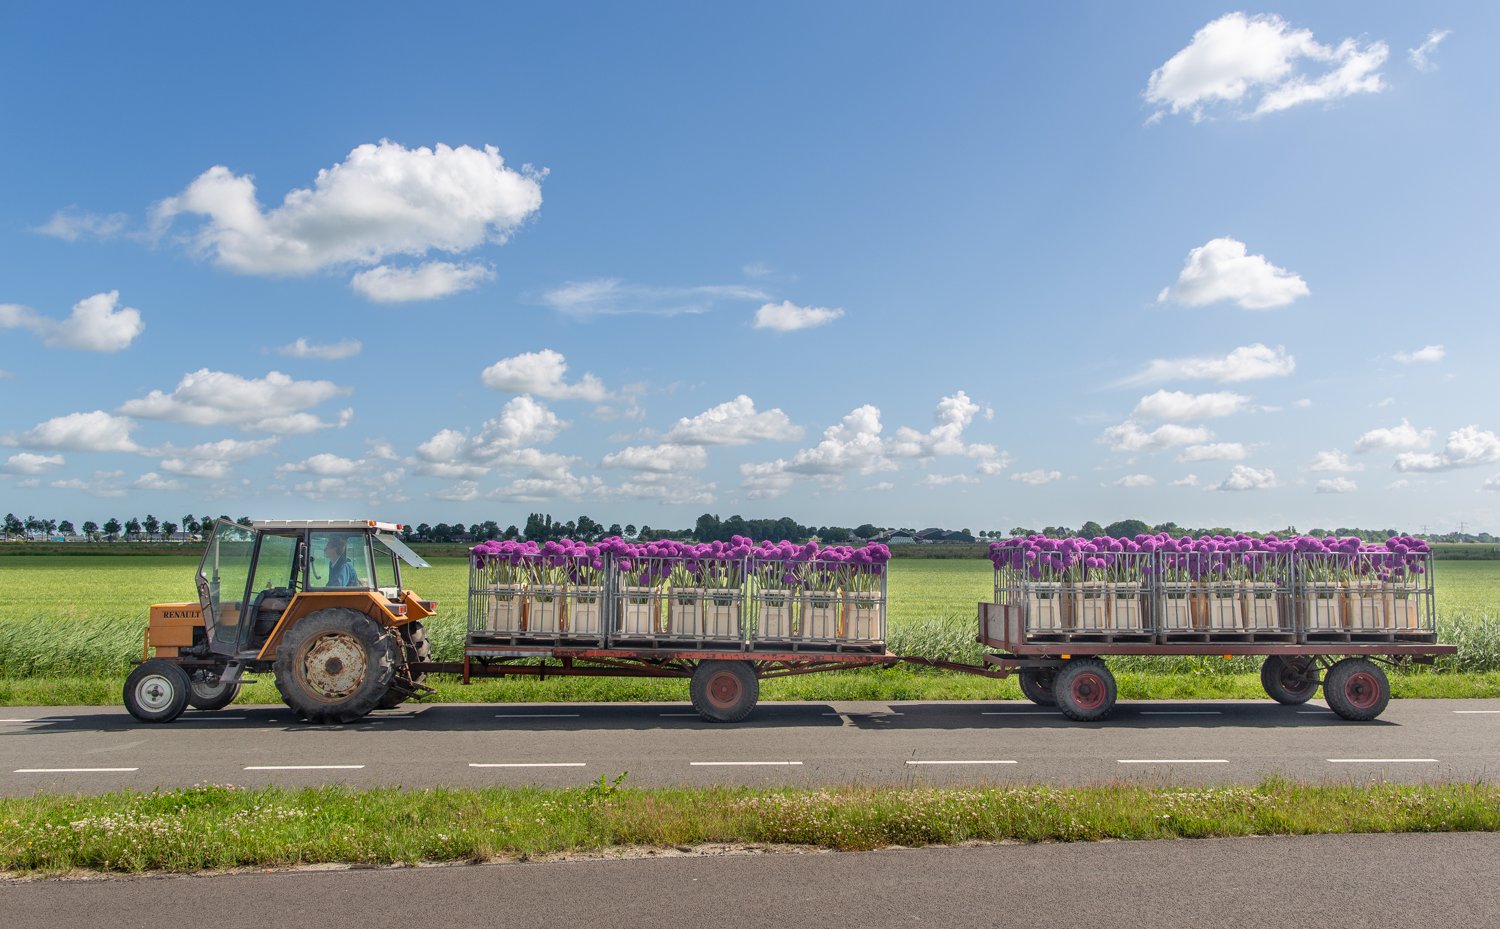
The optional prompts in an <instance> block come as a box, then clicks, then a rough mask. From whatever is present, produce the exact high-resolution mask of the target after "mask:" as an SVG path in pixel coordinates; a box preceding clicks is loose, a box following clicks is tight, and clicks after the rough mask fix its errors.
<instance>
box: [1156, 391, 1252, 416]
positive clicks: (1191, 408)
mask: <svg viewBox="0 0 1500 929" xmlns="http://www.w3.org/2000/svg"><path fill="white" fill-rule="evenodd" d="M1249 402H1250V398H1249V397H1246V396H1243V395H1242V394H1232V393H1229V392H1227V391H1220V392H1218V393H1208V394H1190V393H1184V392H1183V391H1180V390H1158V391H1157V392H1156V393H1153V394H1147V395H1146V396H1144V397H1142V398H1141V402H1140V403H1138V404H1136V407H1135V411H1134V412H1133V413H1131V414H1130V415H1131V416H1137V417H1141V418H1144V419H1169V420H1179V421H1181V420H1190V419H1210V418H1212V417H1215V416H1229V415H1231V414H1234V413H1239V412H1242V411H1243V410H1244V409H1245V407H1246V406H1247V405H1248V404H1249Z"/></svg>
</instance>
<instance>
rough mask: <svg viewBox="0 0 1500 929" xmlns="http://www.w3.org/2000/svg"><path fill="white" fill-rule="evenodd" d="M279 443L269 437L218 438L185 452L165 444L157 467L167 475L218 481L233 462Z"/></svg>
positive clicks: (262, 452) (257, 454)
mask: <svg viewBox="0 0 1500 929" xmlns="http://www.w3.org/2000/svg"><path fill="white" fill-rule="evenodd" d="M280 441H281V439H280V437H279V436H272V437H271V438H268V439H254V440H240V439H220V440H219V441H217V442H204V443H202V444H200V445H194V446H193V447H191V448H186V449H182V448H176V447H175V446H172V445H168V446H166V447H165V448H163V449H160V452H161V454H162V455H164V456H166V457H164V458H162V460H161V463H160V467H161V469H162V470H163V471H166V472H167V473H169V474H180V475H182V476H184V477H202V478H210V479H214V480H218V479H222V478H225V477H228V476H229V473H230V471H231V470H232V466H233V465H234V464H235V463H237V462H241V461H247V460H249V459H251V458H255V457H257V456H260V455H264V454H265V453H267V452H269V451H270V450H271V449H272V448H274V447H275V446H276V444H277V443H278V442H280Z"/></svg>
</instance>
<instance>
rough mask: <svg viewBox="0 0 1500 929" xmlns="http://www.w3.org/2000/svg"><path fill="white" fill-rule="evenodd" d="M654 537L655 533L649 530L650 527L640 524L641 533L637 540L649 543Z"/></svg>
mask: <svg viewBox="0 0 1500 929" xmlns="http://www.w3.org/2000/svg"><path fill="white" fill-rule="evenodd" d="M655 535H656V533H655V532H654V531H653V530H652V529H651V527H650V526H647V525H646V524H644V523H642V524H641V531H640V534H639V535H638V536H637V538H639V539H640V540H641V541H642V542H650V541H651V539H652V538H653V537H654V536H655Z"/></svg>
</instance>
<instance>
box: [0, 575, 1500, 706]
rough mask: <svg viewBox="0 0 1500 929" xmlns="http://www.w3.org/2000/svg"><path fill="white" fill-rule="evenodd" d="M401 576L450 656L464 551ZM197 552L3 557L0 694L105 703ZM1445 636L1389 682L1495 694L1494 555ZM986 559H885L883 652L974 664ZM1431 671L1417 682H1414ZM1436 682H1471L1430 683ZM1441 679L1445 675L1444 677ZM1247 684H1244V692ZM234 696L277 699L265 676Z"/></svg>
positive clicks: (895, 684) (625, 688)
mask: <svg viewBox="0 0 1500 929" xmlns="http://www.w3.org/2000/svg"><path fill="white" fill-rule="evenodd" d="M433 563H434V567H433V568H432V570H430V571H412V572H410V573H409V574H408V576H407V583H408V586H411V587H413V588H414V589H416V590H417V591H418V592H419V593H421V594H422V595H423V596H426V597H430V598H432V599H435V600H437V601H438V603H439V608H440V615H439V616H438V617H436V619H435V620H434V621H432V622H431V623H430V624H429V628H430V630H431V634H432V639H433V643H434V648H435V652H436V658H437V659H438V660H456V659H457V658H458V657H460V654H461V650H462V645H463V635H464V613H465V601H466V591H467V584H468V573H467V567H466V562H465V560H464V559H462V558H434V559H433ZM196 564H197V559H196V558H195V557H187V556H160V557H153V558H140V557H135V556H131V555H91V556H86V557H79V556H72V557H70V556H50V555H43V556H35V557H27V558H0V703H24V702H39V703H52V702H55V703H72V702H79V703H113V702H116V701H117V700H118V699H119V693H118V690H119V682H120V681H121V680H122V679H123V678H124V675H125V674H126V673H127V672H128V670H129V668H130V661H131V659H132V658H137V657H139V656H140V654H141V646H142V629H143V628H144V626H145V622H146V608H147V606H148V605H149V604H151V603H160V602H170V601H183V600H192V599H194V594H193V583H192V579H193V572H194V570H195V567H196ZM1436 580H1437V589H1438V614H1439V624H1440V634H1441V639H1442V641H1444V642H1452V643H1455V644H1457V645H1458V646H1459V653H1458V654H1457V655H1455V656H1453V657H1451V658H1444V659H1442V660H1441V661H1440V662H1439V664H1438V666H1437V667H1438V670H1439V671H1440V672H1442V673H1441V674H1439V675H1433V674H1432V673H1431V672H1430V671H1427V670H1425V669H1424V670H1417V671H1413V672H1410V673H1408V674H1405V675H1402V677H1404V678H1408V679H1411V680H1409V681H1408V682H1407V683H1406V684H1402V683H1401V682H1399V681H1398V683H1397V687H1396V692H1397V693H1398V694H1401V693H1408V694H1412V695H1417V694H1423V695H1425V694H1433V695H1442V696H1491V695H1497V694H1500V562H1494V561H1457V562H1454V561H1443V562H1440V563H1439V564H1438V566H1437V569H1436ZM991 593H992V590H991V575H990V569H989V565H988V564H987V563H986V562H984V561H982V560H978V559H973V560H925V559H911V560H904V559H903V560H897V561H894V562H892V564H891V575H890V598H891V602H890V628H889V638H890V642H891V649H892V650H893V651H895V652H897V653H903V654H913V655H925V656H929V657H935V658H945V659H949V660H953V661H963V662H973V663H977V662H978V661H979V656H980V655H981V653H982V650H981V648H980V646H979V645H978V643H976V642H975V641H974V617H975V606H974V605H975V603H976V602H977V601H979V600H982V599H989V597H990V596H991ZM1111 665H1112V666H1113V667H1114V668H1115V670H1116V673H1117V675H1119V677H1120V680H1121V694H1122V696H1133V697H1135V698H1139V697H1143V696H1183V697H1191V696H1241V695H1243V696H1251V695H1254V693H1255V692H1258V686H1259V685H1258V683H1256V682H1255V679H1254V678H1253V674H1254V672H1255V671H1256V669H1257V667H1258V665H1257V663H1256V662H1255V661H1254V660H1253V659H1234V660H1228V661H1226V660H1224V659H1220V658H1198V659H1180V658H1129V659H1114V660H1112V662H1111ZM1423 678H1426V679H1429V680H1427V681H1423V680H1419V679H1423ZM1444 678H1453V679H1454V680H1457V679H1460V678H1462V679H1465V680H1468V681H1469V684H1466V685H1462V686H1459V687H1458V688H1457V689H1456V690H1455V689H1454V687H1453V686H1444V687H1439V688H1437V689H1434V688H1433V686H1432V685H1433V684H1435V683H1436V682H1437V681H1435V680H1430V679H1437V680H1442V679H1444ZM1450 683H1451V682H1450ZM1247 688H1248V690H1249V691H1250V692H1248V693H1247V692H1245V691H1246V690H1247ZM685 694H686V687H685V685H684V684H683V683H682V682H679V681H653V680H633V679H630V680H610V679H602V680H585V679H562V680H554V681H545V682H538V681H532V680H513V681H500V682H487V683H485V684H483V685H480V686H476V687H472V688H467V689H464V690H462V692H461V691H460V688H458V687H456V686H451V685H446V684H445V685H444V686H443V687H442V693H441V694H440V697H441V698H442V699H484V700H500V701H509V700H516V701H519V700H549V699H550V700H575V699H576V700H588V699H682V698H683V696H685ZM1016 695H1017V694H1016V692H1015V688H1014V684H1012V683H1011V682H1009V681H1006V682H996V681H992V680H988V679H984V678H970V677H961V676H958V675H953V674H943V673H936V672H931V671H915V670H913V671H887V672H881V671H865V672H841V673H838V674H832V675H815V676H809V677H805V678H791V679H786V680H782V681H775V682H768V686H767V688H766V690H765V692H764V693H763V697H764V698H765V699H915V698H933V699H950V698H963V697H969V698H981V697H1014V696H1016ZM242 699H254V700H257V701H268V700H275V699H276V697H275V694H274V691H273V690H271V689H270V688H269V686H267V685H260V686H258V687H255V688H251V689H250V691H248V692H247V693H246V694H244V695H243V697H242Z"/></svg>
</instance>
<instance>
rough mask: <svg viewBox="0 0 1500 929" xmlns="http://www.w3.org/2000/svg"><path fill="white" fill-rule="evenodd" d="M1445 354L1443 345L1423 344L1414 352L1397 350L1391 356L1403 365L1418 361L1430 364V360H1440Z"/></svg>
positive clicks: (1417, 362)
mask: <svg viewBox="0 0 1500 929" xmlns="http://www.w3.org/2000/svg"><path fill="white" fill-rule="evenodd" d="M1445 354H1447V353H1446V352H1444V351H1443V347H1442V346H1441V345H1425V346H1423V347H1422V348H1419V349H1417V350H1416V351H1414V352H1397V353H1396V354H1394V355H1392V356H1391V357H1392V358H1394V359H1396V360H1397V361H1399V362H1401V363H1402V364H1405V365H1409V364H1419V363H1429V364H1430V363H1432V362H1437V361H1442V360H1443V356H1444V355H1445Z"/></svg>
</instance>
